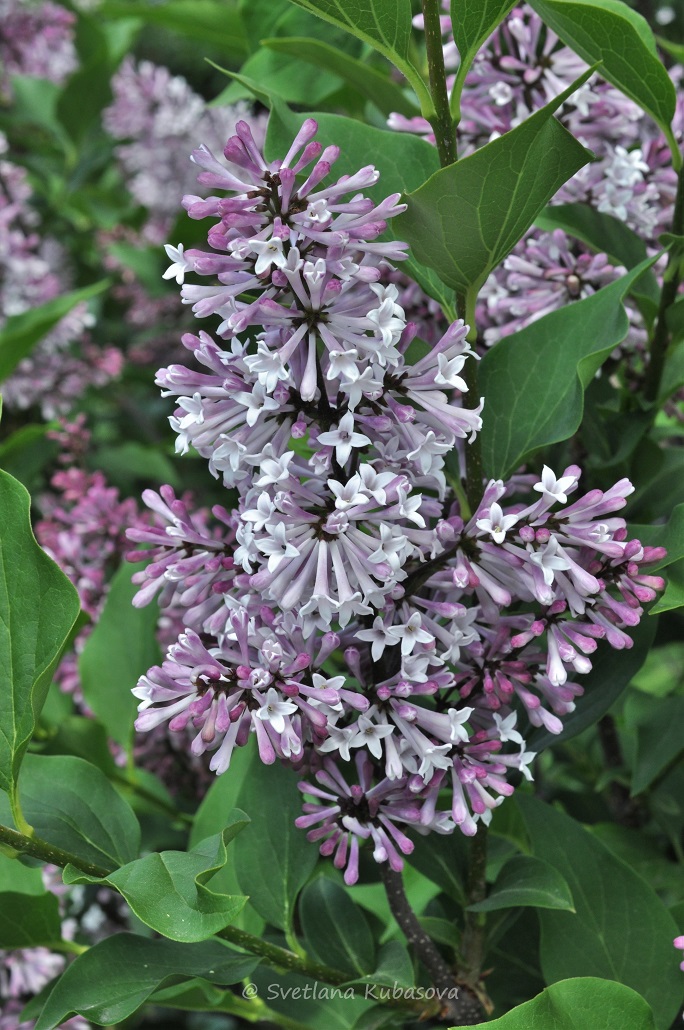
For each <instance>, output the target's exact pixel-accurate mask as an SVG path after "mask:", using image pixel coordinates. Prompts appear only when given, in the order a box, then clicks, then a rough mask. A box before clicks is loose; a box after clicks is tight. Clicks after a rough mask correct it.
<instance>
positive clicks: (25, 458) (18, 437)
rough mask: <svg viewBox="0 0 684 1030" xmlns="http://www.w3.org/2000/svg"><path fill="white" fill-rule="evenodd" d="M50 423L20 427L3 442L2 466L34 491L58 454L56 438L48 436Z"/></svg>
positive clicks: (1, 448) (28, 488)
mask: <svg viewBox="0 0 684 1030" xmlns="http://www.w3.org/2000/svg"><path fill="white" fill-rule="evenodd" d="M50 428H52V426H51V424H50V423H47V424H46V423H43V424H41V425H27V426H22V427H21V428H20V429H17V430H16V431H15V432H14V433H12V435H11V436H9V437H8V438H7V439H6V440H4V441H3V442H2V443H0V468H3V469H4V470H5V472H9V474H10V476H14V478H15V479H18V480H19V482H20V483H22V484H23V485H24V486H25V487H26V489H27V490H28V491H29V493H30V492H31V489H32V488H35V486H36V484H37V483H38V484H39V483H40V482H41V473H42V472H43V469H44V468H45V466H46V465H49V464H50V463H51V462H52V461H54V459H55V458H56V456H57V453H58V451H59V447H58V445H57V442H56V441H55V440H49V439H47V436H46V434H47V433H48V431H49V430H50Z"/></svg>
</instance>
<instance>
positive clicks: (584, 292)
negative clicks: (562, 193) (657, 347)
mask: <svg viewBox="0 0 684 1030" xmlns="http://www.w3.org/2000/svg"><path fill="white" fill-rule="evenodd" d="M624 274H625V269H624V268H623V267H621V266H619V265H614V264H612V263H611V262H610V260H609V258H608V256H607V255H606V254H596V253H594V252H593V251H590V250H589V248H588V247H586V246H585V245H584V244H582V243H580V242H579V241H578V240H574V239H573V238H572V237H570V236H568V235H567V233H565V232H563V231H562V230H561V229H556V230H554V231H553V232H550V233H542V232H539V231H536V230H533V231H532V232H531V233H530V234H529V235H528V236H526V237H524V238H523V239H522V240H521V241H520V243H518V244H517V246H516V247H515V248H514V250H513V251H512V253H511V254H509V256H508V257H507V258H506V260H505V261H504V262H503V264H502V265H501V266H500V267H499V268H498V269H496V271H495V272H494V273H492V275H491V276H490V278H489V279H488V281H487V282H486V283H485V285H484V287H483V289H482V291H481V293H480V297H479V311H478V313H479V316H480V318H479V322H480V324H481V325H482V326H483V327H484V334H483V335H484V340H485V342H486V343H487V344H488V345H490V344H493V343H495V342H496V341H497V340H499V339H501V338H502V337H504V336H509V335H510V334H511V333H515V332H518V330H519V329H522V328H524V327H525V326H527V325H530V323H532V322H535V321H536V320H537V319H539V318H543V316H544V315H547V314H548V313H549V312H550V311H556V310H557V309H558V308H562V307H565V305H567V304H572V303H573V302H574V301H576V300H583V299H584V298H585V297H590V296H591V295H592V294H594V293H596V291H597V290H600V289H601V288H602V287H603V286H607V285H608V283H612V282H615V280H616V279H619V278H620V276H622V275H624ZM630 315H631V320H632V322H633V328H632V330H631V333H630V345H631V346H634V345H635V344H636V341H637V336H638V337H639V341H640V342H641V340H642V338H643V337H644V336H645V333H644V330H643V327H642V326H640V325H639V318H638V314H637V313H636V312H635V311H634V310H633V309H630Z"/></svg>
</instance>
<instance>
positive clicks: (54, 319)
mask: <svg viewBox="0 0 684 1030" xmlns="http://www.w3.org/2000/svg"><path fill="white" fill-rule="evenodd" d="M107 285H108V283H107V282H99V283H94V284H93V285H92V286H85V287H84V288H83V289H82V290H72V291H71V293H62V294H60V296H59V297H55V299H54V300H49V301H47V303H46V304H41V305H40V307H37V308H30V309H29V310H28V311H24V312H22V314H20V315H10V316H9V318H8V319H7V321H6V322H5V324H4V326H3V327H2V329H1V330H0V381H2V380H3V379H6V378H7V376H8V375H10V374H11V373H12V372H13V371H14V369H15V368H16V367H17V365H18V364H19V362H20V361H21V360H22V359H23V358H25V357H27V355H29V354H30V353H31V351H32V350H33V348H34V347H35V345H36V344H37V343H38V342H39V340H42V339H43V337H44V336H47V334H48V333H49V332H50V330H51V329H54V327H55V326H56V325H57V323H58V322H61V320H62V319H63V318H64V316H65V315H68V314H69V312H70V311H71V310H72V309H73V308H75V307H76V305H77V304H81V303H82V302H83V301H86V300H89V299H90V298H91V297H95V296H96V295H97V294H98V293H102V291H103V290H104V289H105V288H106V287H107Z"/></svg>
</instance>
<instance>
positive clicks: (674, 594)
mask: <svg viewBox="0 0 684 1030" xmlns="http://www.w3.org/2000/svg"><path fill="white" fill-rule="evenodd" d="M666 580H667V584H666V586H665V593H664V594H663V595H662V597H660V598H659V600H657V601H656V603H655V604H654V605H653V607H652V608H651V611H650V614H651V615H659V614H660V613H661V612H671V611H672V610H673V609H674V608H681V607H682V605H684V559H680V561H677V562H675V563H674V564H673V565H671V566H670V567H669V568H668V570H667V573H666Z"/></svg>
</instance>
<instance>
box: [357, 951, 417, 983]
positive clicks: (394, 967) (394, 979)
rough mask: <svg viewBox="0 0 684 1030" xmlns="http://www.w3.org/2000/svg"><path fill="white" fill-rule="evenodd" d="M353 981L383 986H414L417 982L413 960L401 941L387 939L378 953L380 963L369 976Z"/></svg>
mask: <svg viewBox="0 0 684 1030" xmlns="http://www.w3.org/2000/svg"><path fill="white" fill-rule="evenodd" d="M351 982H352V983H367V984H378V985H380V986H381V987H394V986H395V985H397V984H399V985H400V986H402V987H412V986H413V984H414V983H415V977H414V973H413V962H412V961H411V956H410V955H409V953H408V951H407V950H406V946H405V945H404V944H402V943H401V941H387V943H386V944H383V945H382V947H381V948H380V951H379V953H378V964H377V966H376V968H375V969H374V970H373V971H372V972H369V973H368V975H367V976H361V977H359V978H358V979H357V980H353V981H351Z"/></svg>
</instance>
